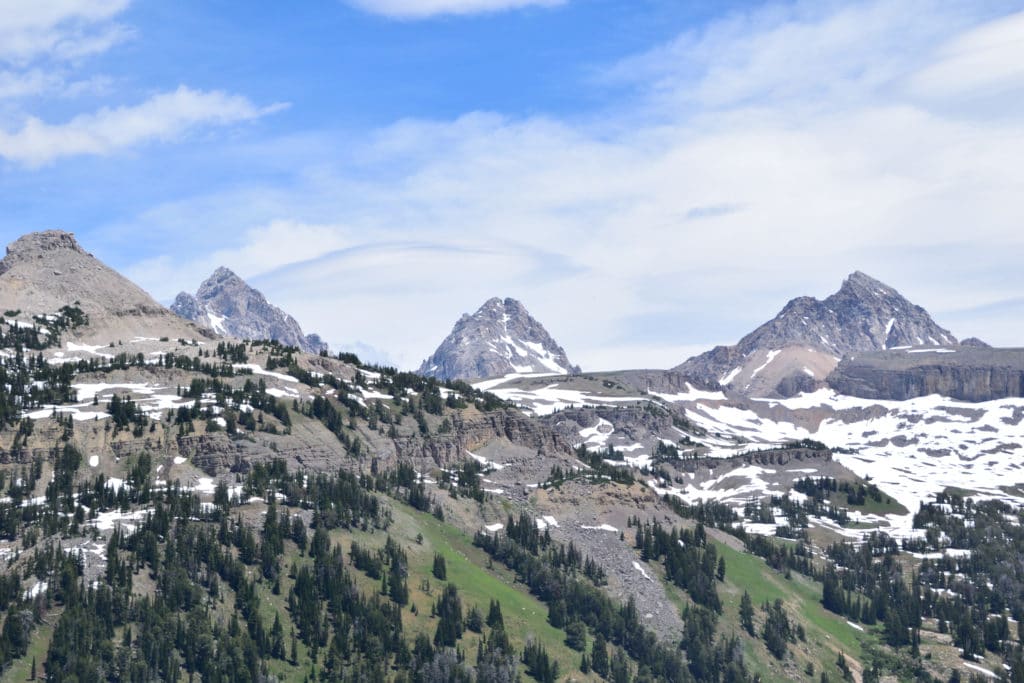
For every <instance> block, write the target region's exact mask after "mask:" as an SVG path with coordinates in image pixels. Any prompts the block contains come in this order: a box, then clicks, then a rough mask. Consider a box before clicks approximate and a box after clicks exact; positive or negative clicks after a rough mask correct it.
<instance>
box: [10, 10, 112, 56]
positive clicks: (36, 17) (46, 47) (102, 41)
mask: <svg viewBox="0 0 1024 683" xmlns="http://www.w3.org/2000/svg"><path fill="white" fill-rule="evenodd" d="M129 4H130V3H129V0H33V1H32V2H24V1H23V0H0V17H3V19H2V20H0V61H5V62H8V63H13V64H25V63H27V62H30V61H32V60H34V59H38V58H40V57H47V58H56V59H75V58H78V57H84V56H86V55H91V54H97V53H100V52H104V51H106V50H107V49H109V48H110V47H111V46H112V45H113V44H115V43H117V42H120V41H122V40H124V39H125V38H126V37H127V36H128V35H130V33H131V32H130V30H129V29H128V28H126V27H124V26H121V25H119V24H117V23H116V22H114V19H115V18H116V17H117V16H118V15H119V14H121V13H122V12H124V10H125V9H127V7H128V5H129Z"/></svg>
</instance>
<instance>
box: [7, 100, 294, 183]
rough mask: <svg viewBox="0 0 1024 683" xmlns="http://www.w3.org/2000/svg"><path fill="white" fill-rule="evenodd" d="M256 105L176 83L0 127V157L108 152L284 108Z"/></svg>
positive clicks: (24, 159)
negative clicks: (62, 117)
mask: <svg viewBox="0 0 1024 683" xmlns="http://www.w3.org/2000/svg"><path fill="white" fill-rule="evenodd" d="M285 106H286V105H283V104H275V105H272V106H268V107H258V106H256V105H254V104H253V103H252V102H250V101H249V100H248V99H246V98H244V97H241V96H239V95H230V94H227V93H223V92H220V91H211V92H204V91H199V90H192V89H191V88H187V87H185V86H180V87H179V88H178V89H177V90H174V91H172V92H167V93H161V94H158V95H154V96H152V97H150V98H149V99H148V100H146V101H144V102H141V103H140V104H137V105H133V106H126V107H116V108H103V109H100V110H99V111H97V112H95V113H92V114H81V115H79V116H76V117H74V118H73V119H71V120H70V121H68V122H66V123H61V124H49V123H46V122H44V121H40V120H39V119H37V118H35V117H30V118H28V120H26V121H25V124H24V125H23V126H22V128H21V129H20V130H18V131H16V132H13V133H7V132H4V131H0V157H4V158H6V159H9V160H11V161H16V162H20V163H24V164H26V165H28V166H40V165H43V164H46V163H49V162H52V161H54V160H55V159H58V158H61V157H68V156H78V155H83V154H96V155H99V154H109V153H111V152H114V151H116V150H118V149H121V148H124V147H128V146H131V145H137V144H139V143H143V142H148V141H151V140H171V139H174V138H177V137H180V136H182V135H185V134H186V133H188V132H189V131H190V130H193V129H195V128H197V127H200V126H216V125H226V124H230V123H236V122H239V121H248V120H251V119H255V118H258V117H260V116H264V115H266V114H269V113H272V112H275V111H278V110H280V109H281V108H283V107H285Z"/></svg>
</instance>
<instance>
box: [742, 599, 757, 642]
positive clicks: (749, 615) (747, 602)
mask: <svg viewBox="0 0 1024 683" xmlns="http://www.w3.org/2000/svg"><path fill="white" fill-rule="evenodd" d="M740 625H741V626H743V630H745V631H746V632H747V633H749V634H750V635H754V603H753V601H752V600H751V599H750V593H748V592H747V591H743V597H742V598H740Z"/></svg>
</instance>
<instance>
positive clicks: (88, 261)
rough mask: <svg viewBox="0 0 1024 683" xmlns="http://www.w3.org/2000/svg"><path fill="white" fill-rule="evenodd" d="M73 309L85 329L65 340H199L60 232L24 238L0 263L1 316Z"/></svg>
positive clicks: (25, 318)
mask: <svg viewBox="0 0 1024 683" xmlns="http://www.w3.org/2000/svg"><path fill="white" fill-rule="evenodd" d="M64 306H74V307H77V308H79V309H81V311H82V312H83V313H84V314H85V315H86V316H88V321H89V322H88V324H87V325H84V326H81V327H78V328H76V329H75V330H72V331H69V332H68V333H67V335H66V336H70V337H72V338H76V339H78V340H80V341H93V342H97V343H101V344H103V345H106V344H108V343H109V342H112V341H113V342H116V341H118V340H121V339H131V338H133V337H136V336H145V337H170V338H174V339H177V338H187V339H193V338H201V337H202V336H203V335H202V334H200V332H199V330H197V329H196V327H195V325H192V324H189V323H187V322H185V321H183V320H181V319H180V318H178V317H177V316H175V315H174V314H172V313H171V312H170V311H168V310H167V309H166V308H164V307H163V306H161V305H160V304H159V303H157V302H156V301H155V300H154V299H153V298H152V297H151V296H149V294H147V293H146V292H144V291H142V289H140V288H139V287H138V286H137V285H135V284H134V283H132V282H131V281H129V280H128V279H127V278H125V277H123V276H121V275H120V274H119V273H117V272H115V271H114V270H112V269H111V268H109V267H107V266H106V265H105V264H104V263H102V262H101V261H99V260H98V259H97V258H95V257H94V256H93V255H92V254H90V253H88V252H86V251H85V250H84V249H82V247H81V246H80V245H79V244H78V242H77V241H76V240H75V236H74V235H73V234H71V233H68V232H63V231H60V230H48V231H46V232H34V233H29V234H27V235H24V236H22V237H20V238H19V239H17V240H16V241H14V242H13V243H11V244H10V245H9V246H8V247H7V255H6V256H5V257H4V258H3V260H2V261H0V311H3V312H8V313H10V314H14V313H15V312H17V314H16V315H7V316H5V317H7V318H10V319H11V320H18V321H22V322H27V323H28V324H29V325H31V321H32V317H33V316H37V315H52V314H54V313H56V312H58V311H59V310H60V309H61V308H62V307H64Z"/></svg>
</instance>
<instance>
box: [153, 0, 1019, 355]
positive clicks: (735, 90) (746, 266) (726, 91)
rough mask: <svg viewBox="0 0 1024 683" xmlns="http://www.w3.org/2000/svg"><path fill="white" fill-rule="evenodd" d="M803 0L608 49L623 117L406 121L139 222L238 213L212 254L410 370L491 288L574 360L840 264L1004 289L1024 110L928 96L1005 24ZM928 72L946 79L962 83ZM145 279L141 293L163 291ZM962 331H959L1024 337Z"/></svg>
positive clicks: (677, 343)
mask: <svg viewBox="0 0 1024 683" xmlns="http://www.w3.org/2000/svg"><path fill="white" fill-rule="evenodd" d="M816 7H820V5H814V6H812V5H809V4H808V5H806V6H796V9H793V6H790V5H787V6H786V7H784V8H783V9H771V10H764V11H758V12H755V13H753V14H749V15H736V16H734V17H732V18H729V19H727V20H725V21H724V22H720V23H718V24H716V25H714V26H712V27H710V28H709V29H708V30H706V31H704V32H702V33H700V34H694V35H687V36H683V37H681V38H680V39H678V40H676V41H673V42H672V44H671V45H668V46H664V47H660V48H657V49H654V50H652V51H651V52H649V53H648V54H646V55H642V56H639V57H637V58H635V59H631V60H628V61H626V62H624V63H623V64H622V65H620V66H619V67H618V68H616V69H615V70H614V73H613V74H611V76H610V77H611V78H614V79H615V80H616V82H618V83H627V84H629V85H631V86H633V87H636V90H635V91H633V92H632V94H631V95H630V97H632V99H631V100H627V102H628V106H626V105H621V106H619V107H617V108H616V109H615V112H614V114H607V113H606V114H604V115H602V116H595V117H593V118H592V119H591V120H590V121H585V122H582V123H581V122H580V121H578V120H573V121H569V120H558V119H555V118H545V117H532V118H526V119H509V118H507V117H503V116H500V115H495V114H486V113H470V114H466V115H465V116H462V117H459V118H457V119H455V120H452V121H403V122H400V123H397V124H395V125H394V126H391V127H389V128H387V129H385V130H382V131H379V132H378V134H377V135H375V136H372V138H371V139H370V140H369V141H367V142H366V143H365V144H364V146H363V147H362V148H359V149H356V150H351V149H349V148H345V153H346V156H345V158H346V159H348V160H349V161H348V163H347V165H342V166H335V167H333V169H332V170H331V171H329V172H323V171H322V170H321V172H320V173H318V174H316V176H315V178H311V177H309V176H305V175H303V176H298V177H296V178H295V179H294V180H293V184H292V186H291V187H289V188H284V189H282V188H280V187H275V188H272V191H268V188H263V187H255V188H250V189H249V190H248V191H247V192H233V193H231V194H229V195H224V196H219V197H218V196H210V197H203V198H200V199H197V200H195V202H193V203H192V207H193V209H195V208H196V207H202V209H203V210H193V211H189V203H188V202H184V203H178V204H176V205H173V206H168V207H162V208H158V209H156V210H154V211H152V212H150V213H149V214H147V216H146V219H147V221H148V222H153V223H155V224H157V225H160V224H161V223H166V224H167V225H168V226H172V225H173V226H180V225H181V221H180V217H181V216H183V215H189V214H190V213H191V214H194V215H201V214H204V213H206V208H207V207H209V206H215V207H220V208H219V211H220V212H223V213H217V212H214V213H215V215H217V216H218V219H219V220H227V219H228V218H229V217H230V215H232V214H231V212H232V211H234V212H236V213H235V214H234V215H236V216H239V217H243V218H242V219H241V220H236V221H234V222H233V224H234V225H238V226H239V227H240V228H241V229H240V230H239V233H238V235H237V236H236V237H234V238H232V239H231V240H230V244H224V246H223V249H224V251H222V252H221V253H220V254H219V255H218V258H224V259H225V260H226V263H227V265H229V266H231V267H233V268H236V269H238V270H239V272H241V273H245V274H247V275H248V276H250V277H252V278H253V279H254V281H255V282H257V283H260V284H261V286H262V287H263V288H264V290H265V293H266V294H267V296H268V297H269V298H270V299H271V300H272V301H274V302H275V303H277V304H278V305H281V306H282V307H284V308H285V309H286V310H290V311H291V312H293V314H295V315H296V317H297V318H298V319H299V320H300V322H301V323H302V324H303V325H304V327H307V328H310V329H315V330H317V331H318V332H320V333H321V334H324V336H325V337H326V338H328V339H330V340H332V341H333V342H335V343H337V342H339V341H341V340H345V339H350V340H356V339H359V340H364V341H365V342H366V343H368V344H372V345H373V346H375V347H378V348H384V349H387V350H388V352H389V353H390V354H391V355H392V357H394V358H395V359H396V361H397V362H399V363H400V364H401V365H403V366H404V367H415V366H416V365H417V364H418V362H419V361H420V360H421V359H422V358H424V357H426V356H427V355H429V353H431V352H432V351H433V348H434V346H435V345H436V344H437V343H438V342H439V341H440V340H441V338H442V337H443V336H444V335H445V334H447V332H448V331H449V329H450V326H451V324H452V323H453V322H454V321H455V320H456V319H457V318H458V316H459V315H460V314H461V313H463V312H469V311H472V310H475V308H476V307H477V306H479V305H480V303H482V302H483V301H484V300H485V299H486V298H488V297H490V296H495V295H500V296H513V297H516V298H519V299H521V300H522V301H524V303H525V304H526V305H527V307H528V308H529V309H530V310H531V312H533V313H534V315H535V316H536V317H538V318H539V319H540V320H541V321H542V322H543V323H544V324H545V325H546V326H547V327H548V328H549V330H550V331H551V332H552V334H553V336H554V337H555V338H556V339H558V340H559V341H560V342H561V343H562V344H563V345H564V346H565V347H566V349H567V351H568V353H569V356H570V358H571V359H573V360H574V362H577V363H580V364H581V365H583V366H584V368H587V369H600V368H602V367H607V366H608V365H609V364H614V365H617V366H620V367H621V366H627V365H628V366H647V367H650V366H652V365H671V364H674V363H676V362H680V361H682V360H684V357H683V356H681V357H678V358H676V359H674V360H669V359H668V358H669V356H670V355H671V354H672V353H673V349H679V352H680V353H683V352H684V351H687V350H688V349H687V348H685V347H687V346H688V345H694V344H701V343H706V344H708V345H710V344H711V343H714V342H719V341H721V340H723V339H735V338H738V337H739V336H740V335H741V334H742V333H745V332H747V331H749V330H750V329H751V328H752V327H753V326H754V325H756V324H759V323H760V322H763V321H764V320H766V319H767V318H769V317H771V316H772V315H774V314H775V313H776V312H777V311H778V310H779V309H780V308H781V307H782V305H783V304H784V303H785V301H786V300H787V299H788V298H791V297H793V296H797V295H802V294H810V295H815V296H824V295H826V294H828V293H830V292H831V291H834V290H835V289H836V288H837V287H838V286H839V283H840V282H841V280H842V278H843V277H844V276H845V275H846V274H847V273H849V272H851V271H853V270H856V269H860V270H864V271H866V272H868V273H870V274H872V275H874V276H876V277H879V278H881V279H882V280H884V281H887V282H889V284H891V285H893V286H895V287H897V288H899V289H902V290H904V291H905V293H906V294H907V295H908V296H909V297H910V298H911V299H912V300H914V301H916V302H917V303H919V304H921V305H923V306H925V307H926V308H928V309H930V310H931V312H932V313H933V314H935V316H936V318H937V319H938V321H939V323H940V324H941V323H943V316H942V314H943V312H944V311H949V312H950V313H951V314H952V313H953V312H955V311H960V310H961V309H964V308H967V307H968V306H975V307H977V306H982V305H984V304H986V303H995V302H999V301H1005V300H1010V299H1014V298H1019V297H1020V279H1019V275H1018V274H1019V264H1017V263H1016V261H1018V260H1019V254H1020V253H1022V250H1024V233H1022V232H1021V231H1020V229H1019V226H1020V225H1021V224H1022V223H1024V206H1022V205H1021V203H1020V201H1019V197H1020V196H1022V194H1024V179H1022V177H1021V175H1020V172H1019V160H1020V159H1021V158H1024V120H1020V119H1019V117H1005V118H1002V119H1000V120H998V121H995V122H993V121H991V120H989V119H990V116H989V113H990V109H991V108H992V107H996V106H999V105H1001V104H1002V105H1005V104H1006V102H1005V101H1000V100H999V99H998V93H996V95H993V96H994V97H997V99H994V100H993V99H990V100H988V101H986V102H985V103H983V104H982V103H976V102H966V103H963V106H959V107H957V108H956V110H955V111H953V110H951V109H950V108H949V106H948V103H947V102H945V101H940V100H941V99H942V98H938V99H937V98H936V97H935V96H929V97H924V96H922V86H921V85H920V84H921V83H922V82H927V81H928V79H929V78H930V77H929V76H928V74H930V73H933V72H934V71H933V70H934V69H937V68H940V65H943V64H948V63H950V62H949V60H950V59H951V57H950V55H951V54H953V53H954V52H955V49H954V48H951V47H950V46H957V45H965V44H966V45H968V46H971V48H972V49H973V50H975V51H976V52H980V53H983V54H991V53H992V51H993V50H994V51H996V52H999V49H1001V48H999V47H998V46H999V45H1000V44H1001V41H1004V40H1005V39H1006V37H1007V36H1008V35H1009V36H1013V35H1016V34H1015V33H1013V32H1012V30H1011V29H1012V26H1014V25H1015V24H1014V20H1013V18H995V19H994V20H991V21H990V20H989V17H987V16H975V17H971V16H967V15H965V14H964V13H963V12H962V11H954V10H952V9H950V7H951V6H947V5H945V4H943V3H942V2H939V1H936V2H921V1H918V2H912V3H908V2H904V1H903V0H890V1H887V2H873V3H863V4H856V5H841V6H835V5H831V4H830V5H828V9H827V10H825V9H814V8H816ZM805 8H811V9H805ZM1006 22H1009V24H1007V23H1006ZM1007 25H1010V26H1011V29H1007V28H1006V26H1007ZM986 46H990V47H991V49H989V48H987V47H986ZM999 54H1002V53H999ZM942 68H946V69H947V71H946V74H947V76H945V77H944V78H946V79H947V82H950V83H952V87H953V88H956V87H959V86H958V84H960V85H962V86H963V87H973V86H971V83H972V82H975V81H976V76H975V75H974V74H972V73H970V70H969V69H966V70H964V69H951V68H948V67H942ZM1005 73H1009V74H1010V75H1009V76H1007V77H1006V78H1009V79H1011V80H1012V78H1013V73H1015V72H1013V70H1012V69H1009V68H1008V69H1007V70H1005ZM1006 78H1004V79H1003V80H1006ZM972 79H974V80H973V81H972ZM961 91H962V90H955V89H954V90H950V91H949V92H961ZM1003 92H1005V91H1003ZM1008 96H1009V97H1013V94H1012V93H1010V95H1008ZM624 97H625V96H624ZM335 146H336V143H332V142H331V141H330V140H329V139H328V140H325V143H324V147H325V148H326V149H335V148H336V147H335ZM268 197H269V199H268ZM252 207H258V210H253V208H252ZM722 207H727V209H728V210H722ZM709 208H710V209H714V210H709ZM695 216H699V217H700V220H693V218H694V217H695ZM198 229H200V230H204V229H206V228H205V227H204V226H199V227H198ZM300 242H301V243H302V246H301V247H299V246H296V245H294V244H293V243H300ZM965 242H969V243H972V244H975V245H983V251H984V258H975V257H974V256H972V257H965V256H964V255H963V249H962V245H963V244H964V243H965ZM174 248H179V244H178V243H175V245H174ZM232 249H238V251H237V253H236V252H233V251H232ZM230 259H233V260H230ZM194 261H195V255H194V254H185V255H183V256H180V257H178V258H175V259H172V260H171V263H170V265H169V266H168V267H169V269H171V270H173V268H174V267H177V266H180V265H182V264H185V263H186V262H194ZM214 265H219V264H214V263H207V264H206V266H204V270H205V271H206V272H203V273H202V274H201V275H200V276H197V278H196V279H199V278H200V277H205V275H206V274H208V271H209V270H212V267H213V266H214ZM148 270H149V269H147V268H139V271H138V273H137V275H138V276H139V277H140V279H141V280H142V281H143V284H145V285H146V286H150V287H153V288H154V289H155V290H159V289H160V288H161V287H168V286H169V285H167V284H164V283H162V282H161V281H160V280H161V279H162V278H164V277H165V276H164V275H163V274H159V273H158V272H157V271H152V272H149V273H147V271H148ZM992 272H1000V273H1004V274H1007V277H1004V278H1001V279H1000V278H991V277H986V276H987V274H989V273H992ZM190 282H191V281H190ZM965 283H969V285H968V286H965ZM190 286H193V287H194V284H192V285H190ZM170 294H173V292H171V293H170ZM158 295H159V296H167V294H165V293H159V292H158ZM955 321H956V325H957V326H956V327H954V329H953V331H954V333H956V334H958V335H959V336H969V335H978V336H981V337H983V338H988V340H989V341H992V342H994V343H1003V344H1010V343H1016V344H1018V345H1019V344H1020V343H1021V342H1022V341H1024V340H1021V339H1019V338H1017V339H1010V338H1009V337H1008V336H1004V335H1006V331H1005V328H999V329H997V328H996V327H994V326H991V325H990V321H987V319H985V318H984V317H982V316H980V315H979V316H975V317H973V318H972V317H970V315H965V314H960V313H958V314H957V315H956V317H955ZM972 321H974V322H975V323H977V324H978V327H976V328H975V327H971V325H972ZM989 330H991V332H992V334H989ZM1017 334H1018V335H1019V329H1018V332H1017Z"/></svg>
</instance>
